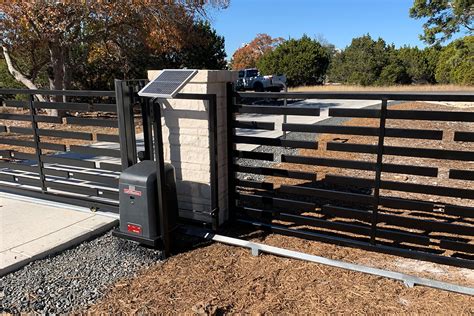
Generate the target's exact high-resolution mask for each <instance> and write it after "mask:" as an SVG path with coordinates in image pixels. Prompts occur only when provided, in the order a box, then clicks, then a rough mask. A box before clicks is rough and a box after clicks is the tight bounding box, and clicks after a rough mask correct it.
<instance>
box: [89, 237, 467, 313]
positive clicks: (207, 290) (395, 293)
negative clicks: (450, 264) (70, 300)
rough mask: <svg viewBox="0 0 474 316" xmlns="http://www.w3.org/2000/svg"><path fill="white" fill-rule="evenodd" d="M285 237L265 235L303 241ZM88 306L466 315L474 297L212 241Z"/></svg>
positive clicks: (272, 240) (289, 242)
mask: <svg viewBox="0 0 474 316" xmlns="http://www.w3.org/2000/svg"><path fill="white" fill-rule="evenodd" d="M281 237H283V236H277V235H271V236H269V237H267V238H265V239H264V241H265V243H269V244H279V245H280V246H285V247H289V248H292V246H295V245H296V244H300V243H301V242H304V241H303V240H300V239H296V238H290V239H287V238H286V237H283V238H281ZM318 244H319V245H322V246H323V247H325V246H327V247H328V249H326V250H330V248H332V249H333V250H334V251H335V252H336V253H338V255H339V256H344V252H345V253H350V252H353V251H355V252H356V253H358V255H359V256H360V257H363V255H364V253H366V252H363V251H361V250H358V249H348V248H344V247H336V246H332V245H326V244H320V243H317V242H311V245H312V246H314V245H318ZM300 246H301V244H300ZM303 248H304V247H303ZM306 248H308V247H306ZM310 248H312V249H314V248H313V247H310ZM341 250H342V251H341ZM366 254H367V253H366ZM333 255H334V254H333ZM336 257H338V256H337V255H336ZM471 281H472V279H471ZM87 312H91V313H94V314H95V313H114V314H115V313H125V314H132V313H140V314H141V313H152V314H201V315H204V314H206V315H215V314H227V313H229V314H233V313H238V314H241V313H244V314H257V315H258V314H264V313H265V314H305V315H308V314H320V313H344V314H354V313H364V314H365V313H370V314H378V313H424V314H432V313H438V314H439V313H442V314H453V315H454V314H455V315H461V314H472V313H474V297H471V296H467V295H461V294H455V293H450V292H446V291H440V290H436V289H431V288H426V287H419V286H415V287H413V288H408V287H405V286H404V285H403V284H402V283H401V282H398V281H394V280H389V279H386V278H382V277H377V276H371V275H366V274H362V273H356V272H351V271H347V270H343V269H338V268H332V267H328V266H324V265H319V264H314V263H309V262H305V261H298V260H293V259H286V258H280V257H276V256H272V255H261V256H259V257H253V256H251V255H250V251H249V250H246V249H242V248H237V247H230V246H226V245H222V244H213V245H210V246H207V247H203V248H199V249H196V250H193V251H190V252H187V253H182V254H179V255H176V256H174V257H171V258H170V259H168V260H167V261H166V262H164V263H163V264H156V265H154V266H152V267H151V268H149V269H147V270H144V271H142V272H141V273H140V274H139V275H138V276H137V277H136V278H133V279H128V280H122V281H120V282H118V283H116V284H115V285H114V286H112V288H111V289H110V292H109V293H108V294H107V295H106V297H105V298H104V299H103V300H102V301H100V302H98V303H97V304H95V305H94V306H92V307H91V308H90V309H89V310H88V311H87Z"/></svg>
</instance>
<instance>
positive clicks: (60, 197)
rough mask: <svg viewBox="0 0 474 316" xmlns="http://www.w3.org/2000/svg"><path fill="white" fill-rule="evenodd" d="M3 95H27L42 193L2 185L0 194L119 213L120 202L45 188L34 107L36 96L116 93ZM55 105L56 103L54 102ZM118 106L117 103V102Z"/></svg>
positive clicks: (79, 93) (15, 92)
mask: <svg viewBox="0 0 474 316" xmlns="http://www.w3.org/2000/svg"><path fill="white" fill-rule="evenodd" d="M1 95H27V96H28V109H29V115H30V122H31V126H32V132H33V141H34V142H35V155H36V158H37V160H38V175H39V177H40V181H41V188H40V191H38V190H32V189H29V188H19V187H15V186H8V185H3V184H0V192H5V193H10V194H16V195H24V196H27V197H31V198H37V199H46V200H51V201H54V202H58V203H65V204H72V205H76V206H81V207H87V208H89V209H91V210H92V211H95V210H99V209H100V210H104V211H109V212H113V213H118V202H117V203H116V204H115V203H109V202H107V201H98V200H93V199H89V198H87V197H83V196H73V195H64V194H60V193H55V192H49V191H47V190H46V188H45V184H44V181H45V175H44V171H43V168H44V166H43V162H42V160H41V151H40V143H41V141H40V139H39V135H38V124H37V122H36V119H35V116H36V109H35V107H34V105H33V104H34V96H35V95H49V96H74V97H111V98H115V96H116V94H115V91H99V90H46V89H36V90H31V89H0V96H1ZM52 103H54V102H52ZM115 104H117V102H115Z"/></svg>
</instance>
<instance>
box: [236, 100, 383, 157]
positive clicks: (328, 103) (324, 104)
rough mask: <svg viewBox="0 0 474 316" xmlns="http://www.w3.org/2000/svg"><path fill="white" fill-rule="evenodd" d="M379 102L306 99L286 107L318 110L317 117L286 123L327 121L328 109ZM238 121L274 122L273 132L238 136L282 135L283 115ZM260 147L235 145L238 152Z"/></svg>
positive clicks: (245, 132)
mask: <svg viewBox="0 0 474 316" xmlns="http://www.w3.org/2000/svg"><path fill="white" fill-rule="evenodd" d="M379 103H380V101H377V100H333V99H331V100H319V99H308V100H304V101H299V102H295V103H292V104H290V105H288V106H299V107H308V108H320V109H321V110H320V115H319V116H296V115H288V116H287V123H298V124H314V123H317V122H320V121H323V120H325V119H327V118H328V117H329V116H328V112H329V111H328V109H329V108H350V109H360V108H364V107H367V106H371V105H375V104H379ZM237 120H239V121H259V122H274V123H275V130H273V131H265V130H254V129H243V128H238V129H237V130H236V134H237V135H239V136H258V137H267V138H278V137H280V136H282V135H283V131H282V123H283V120H284V116H283V115H264V114H247V113H246V114H241V115H238V116H237ZM259 146H260V145H252V144H237V149H238V150H248V151H251V150H254V149H255V148H257V147H259Z"/></svg>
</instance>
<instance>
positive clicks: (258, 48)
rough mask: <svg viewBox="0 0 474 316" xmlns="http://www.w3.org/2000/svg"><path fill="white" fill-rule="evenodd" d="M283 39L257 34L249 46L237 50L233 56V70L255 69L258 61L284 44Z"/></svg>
mask: <svg viewBox="0 0 474 316" xmlns="http://www.w3.org/2000/svg"><path fill="white" fill-rule="evenodd" d="M283 41H284V40H283V38H281V37H277V38H272V37H271V36H270V35H268V34H257V36H256V37H255V38H254V39H253V40H252V41H251V42H250V43H248V44H246V45H244V46H243V47H241V48H239V49H237V50H236V51H235V52H234V54H233V55H232V60H231V68H232V69H234V70H239V69H245V68H255V67H257V62H258V60H259V59H260V58H261V57H262V56H263V55H264V54H266V53H268V52H270V51H272V50H274V49H275V47H277V46H278V45H279V44H281V43H282V42H283Z"/></svg>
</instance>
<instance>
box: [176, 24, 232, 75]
mask: <svg viewBox="0 0 474 316" xmlns="http://www.w3.org/2000/svg"><path fill="white" fill-rule="evenodd" d="M191 32H192V36H189V40H188V41H186V43H184V45H183V48H182V49H181V50H180V51H176V52H174V53H173V54H170V56H169V57H170V58H169V60H168V61H167V63H170V64H174V67H175V68H182V67H187V68H194V69H216V70H219V69H225V68H226V66H227V62H226V60H225V58H226V57H227V55H226V53H225V44H224V37H223V36H219V35H218V34H217V32H216V30H214V29H213V28H212V27H211V24H210V23H209V22H208V21H198V22H196V23H194V25H193V28H192V30H191Z"/></svg>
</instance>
